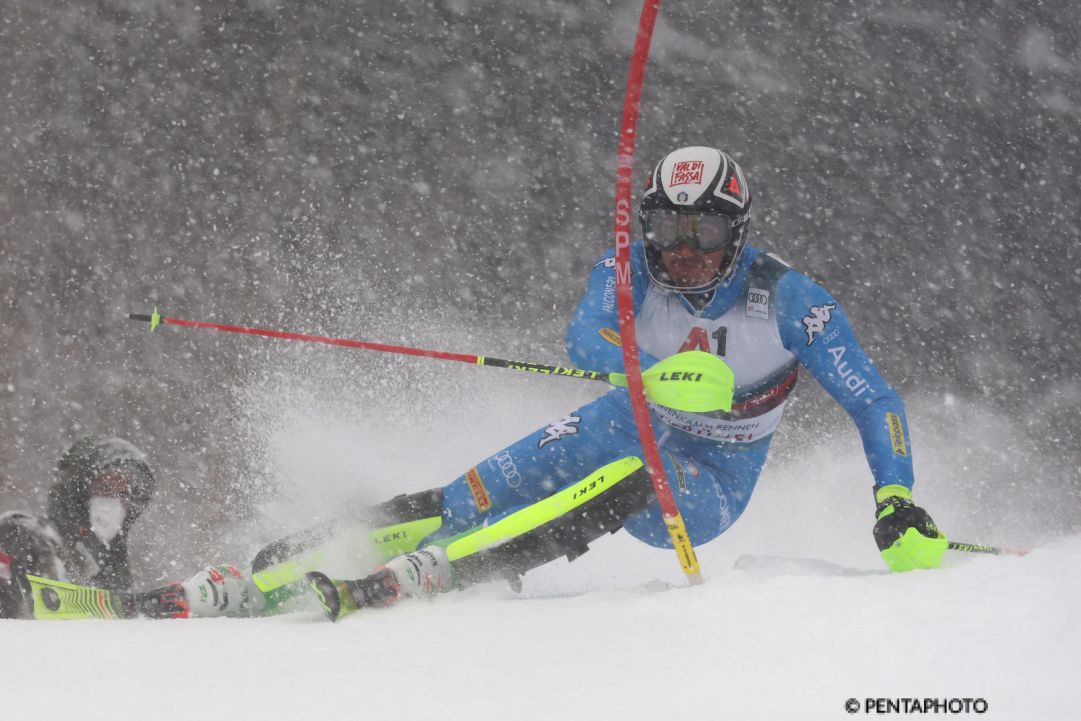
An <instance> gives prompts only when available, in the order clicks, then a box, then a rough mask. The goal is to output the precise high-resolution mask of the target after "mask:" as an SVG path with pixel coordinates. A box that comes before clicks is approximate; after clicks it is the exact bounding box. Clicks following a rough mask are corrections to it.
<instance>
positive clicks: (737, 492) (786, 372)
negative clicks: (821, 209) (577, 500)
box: [440, 242, 913, 547]
mask: <svg viewBox="0 0 1081 721" xmlns="http://www.w3.org/2000/svg"><path fill="white" fill-rule="evenodd" d="M631 263H632V273H633V289H634V296H633V297H634V312H635V319H636V321H635V322H636V326H635V328H636V331H637V336H638V341H639V346H640V348H639V349H640V356H641V361H642V366H643V368H648V367H649V366H650V365H652V364H654V363H656V362H657V360H658V359H660V358H665V357H667V356H670V355H672V354H674V353H678V352H681V351H687V350H703V351H707V352H710V353H716V354H718V355H719V356H721V358H723V359H724V361H725V362H726V363H727V364H728V365H729V366H730V367H731V368H732V370H733V372H734V375H735V398H734V403H733V407H732V410H731V412H716V413H705V414H698V413H686V412H682V411H678V410H673V409H671V408H665V407H661V406H657V405H654V404H651V411H652V414H653V419H654V429H655V431H656V435H657V438H658V443H659V448H660V451H661V456H662V458H663V461H664V465H665V470H666V472H667V474H668V478H669V481H670V482H671V485H672V488H673V492H674V495H675V499H676V503H677V505H678V507H679V509H680V513H681V514H682V516H683V519H684V522H685V524H686V527H687V531H688V533H689V534H690V538H691V541H692V542H693V543H694V544H696V545H700V544H703V543H705V542H707V541H710V540H712V539H714V538H716V537H717V536H718V535H720V534H721V533H723V532H724V531H725V530H726V529H727V528H728V527H729V526H731V525H732V524H733V523H734V522H735V521H736V519H737V518H739V516H740V514H742V513H743V511H744V509H745V508H746V507H747V503H748V501H749V500H750V497H751V493H752V492H753V491H754V487H755V483H756V481H757V479H758V475H759V473H760V471H761V469H762V464H763V463H764V462H765V460H766V454H767V451H768V450H769V444H770V440H771V439H772V437H773V432H774V431H775V430H776V428H777V425H778V423H779V422H780V419H781V414H782V413H783V412H784V407H785V402H786V400H787V398H788V396H789V394H790V393H791V392H792V389H793V387H794V386H795V383H796V377H797V373H798V369H799V366H801V365H802V366H803V368H805V369H806V370H807V371H808V372H809V373H810V374H811V375H812V376H813V377H814V378H815V379H816V380H817V381H818V382H819V383H820V384H821V385H822V386H823V387H824V388H825V389H826V391H827V392H828V393H829V394H830V395H831V396H832V397H833V398H834V399H835V400H836V401H837V402H838V403H840V404H841V406H842V407H843V408H844V409H845V411H847V412H848V414H849V415H850V416H851V417H852V420H853V422H855V424H856V427H857V428H858V429H859V433H860V436H861V438H862V440H863V448H864V452H865V453H866V455H867V461H868V463H869V464H870V467H871V472H872V474H873V476H874V481H875V486H877V487H883V486H888V485H900V486H904V487H905V488H908V489H911V487H912V483H913V476H912V460H911V455H910V451H911V444H910V442H909V438H908V428H907V423H906V420H905V411H904V407H903V405H902V403H901V399H900V397H899V396H898V395H897V393H896V392H895V391H894V390H893V388H891V387H890V385H889V384H888V383H887V382H886V381H885V379H883V377H882V375H881V374H880V373H879V372H878V370H877V369H876V368H875V366H874V364H873V363H872V362H871V360H870V358H868V356H867V353H866V352H865V351H864V350H863V348H862V347H861V346H860V344H859V343H858V342H857V340H856V337H855V335H854V334H853V332H852V328H851V326H850V325H849V322H848V319H847V318H846V317H845V314H844V312H843V311H842V310H841V306H840V304H839V303H838V302H837V301H836V300H835V299H834V298H833V297H832V296H831V295H830V294H829V293H828V292H827V291H826V290H825V289H824V288H823V287H822V286H820V285H818V284H817V283H815V282H814V281H812V280H811V279H810V278H808V277H807V276H805V275H803V274H801V273H799V272H797V271H795V270H793V269H792V268H790V267H789V266H788V265H786V264H785V263H784V262H782V261H780V260H779V259H777V258H775V257H773V256H772V255H769V254H767V253H764V252H762V251H760V250H759V249H757V248H754V247H747V248H746V250H745V252H744V253H743V254H742V256H741V257H740V259H739V263H738V266H737V268H736V269H735V271H734V272H733V273H732V274H731V275H730V276H729V277H728V279H727V280H726V281H725V282H723V283H722V284H721V285H719V286H718V287H717V288H716V290H715V291H713V297H712V298H711V299H710V300H709V301H708V302H707V303H705V304H704V305H703V306H701V307H697V306H696V304H693V303H691V302H690V301H689V300H688V298H687V297H685V296H684V294H682V293H680V292H676V291H669V290H664V289H662V288H659V287H657V286H656V285H655V284H653V283H651V282H650V279H649V276H648V274H647V269H646V257H645V249H644V247H643V244H642V243H641V242H637V243H633V244H632V246H631ZM618 327H619V326H618V320H617V309H616V276H615V259H614V251H609V252H607V253H605V254H604V255H603V256H602V257H601V259H600V260H599V261H598V262H597V263H596V264H595V265H594V267H593V270H592V273H591V275H590V278H589V284H588V288H587V289H586V292H585V295H584V296H583V297H582V299H581V301H580V302H579V303H578V306H577V308H576V310H575V312H574V316H573V318H572V320H571V323H570V326H569V327H568V329H567V334H566V348H567V352H568V354H569V355H570V358H571V359H572V360H573V362H574V363H575V364H576V365H577V366H578V367H580V368H589V369H592V370H599V371H605V372H611V371H622V370H623V353H622V349H621V347H620V345H619V342H620V340H619V334H618V331H617V329H618ZM640 449H641V446H640V441H639V437H638V433H637V430H636V428H635V423H634V417H633V414H632V410H631V405H630V400H629V395H628V391H627V389H625V388H616V389H614V390H612V391H610V392H608V393H607V394H605V395H604V396H602V397H600V398H598V399H597V400H595V401H593V402H591V403H588V404H586V405H584V406H582V407H581V408H578V409H577V410H574V411H572V412H570V413H568V414H567V415H566V416H564V417H562V418H559V419H556V420H554V421H553V422H552V423H550V424H548V425H546V426H545V427H543V428H540V429H538V430H537V431H536V432H535V433H531V434H529V435H528V436H526V437H524V438H522V439H521V440H519V441H518V442H517V443H514V444H513V445H511V446H510V447H508V448H505V449H503V450H501V451H499V452H498V453H496V454H494V455H492V456H490V457H488V458H486V459H484V460H483V461H481V462H480V463H478V464H477V465H476V466H475V467H474V468H472V469H470V470H469V471H468V472H467V473H465V474H463V475H462V476H460V477H458V478H457V479H455V480H454V481H453V482H451V483H450V484H449V485H448V486H446V487H445V488H444V489H443V523H444V525H443V528H442V529H441V531H440V535H444V534H446V533H455V532H460V531H464V530H466V529H468V528H471V527H474V526H477V525H479V524H481V523H484V522H485V521H486V520H487V521H492V520H495V518H497V517H501V516H504V515H506V514H507V513H509V512H511V511H513V510H515V509H518V508H521V507H523V506H525V505H528V504H530V503H533V502H536V501H537V500H539V499H541V498H544V497H546V496H548V495H550V494H552V493H554V492H556V491H558V490H559V489H560V488H563V487H565V486H567V485H569V484H572V483H575V482H576V481H578V480H580V479H582V478H583V477H585V476H586V475H588V474H589V473H590V472H592V471H593V470H595V469H597V468H599V467H600V466H603V465H605V464H607V463H609V462H612V461H614V460H616V459H618V458H622V457H626V456H633V455H640V452H641V451H640ZM625 528H626V529H627V531H628V532H629V533H631V534H632V535H633V536H634V537H635V538H638V539H639V540H642V541H644V542H645V543H648V544H650V545H652V546H657V547H671V541H670V540H669V535H668V531H667V528H666V527H665V525H664V521H663V518H662V516H661V511H660V508H659V506H658V504H657V503H656V501H654V502H653V503H652V504H651V505H650V506H649V507H648V508H647V510H646V511H644V512H642V513H639V514H638V515H636V516H634V517H632V518H630V519H628V520H627V521H626V523H625Z"/></svg>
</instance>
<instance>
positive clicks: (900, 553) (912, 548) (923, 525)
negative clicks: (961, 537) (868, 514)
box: [874, 486, 948, 571]
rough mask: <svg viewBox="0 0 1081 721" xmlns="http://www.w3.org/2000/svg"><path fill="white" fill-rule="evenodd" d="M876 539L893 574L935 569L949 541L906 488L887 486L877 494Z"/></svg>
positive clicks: (940, 561)
mask: <svg viewBox="0 0 1081 721" xmlns="http://www.w3.org/2000/svg"><path fill="white" fill-rule="evenodd" d="M875 498H876V500H877V501H878V506H877V507H876V508H875V518H877V519H878V520H877V521H876V522H875V529H874V536H875V543H876V544H878V550H879V551H880V552H881V554H882V559H883V560H884V561H885V562H886V565H888V566H889V567H890V570H891V571H911V570H913V569H915V568H935V567H936V566H938V565H939V564H940V563H942V556H943V555H944V554H945V553H946V547H947V545H948V542H947V540H946V536H945V535H944V534H943V533H942V531H940V530H938V526H936V525H935V522H934V521H932V520H931V516H930V515H928V513H927V511H925V510H923V509H922V508H920V507H919V506H917V505H916V504H914V503H913V502H912V494H911V492H910V491H909V490H908V489H907V488H905V487H904V486H886V487H884V488H880V489H878V492H877V493H876V494H875Z"/></svg>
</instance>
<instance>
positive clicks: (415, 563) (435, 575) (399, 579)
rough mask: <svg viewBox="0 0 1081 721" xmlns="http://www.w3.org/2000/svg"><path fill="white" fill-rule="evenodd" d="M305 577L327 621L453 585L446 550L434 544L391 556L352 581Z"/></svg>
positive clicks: (426, 595) (313, 574) (314, 574)
mask: <svg viewBox="0 0 1081 721" xmlns="http://www.w3.org/2000/svg"><path fill="white" fill-rule="evenodd" d="M307 579H308V585H309V586H311V588H312V591H314V592H315V595H316V597H317V598H318V599H319V603H320V604H322V606H323V610H324V611H325V612H326V615H327V618H329V619H330V620H331V621H337V620H338V619H339V618H341V617H342V616H345V615H348V614H350V613H352V612H353V611H356V610H357V609H360V608H372V607H380V606H382V607H386V606H393V605H394V604H396V603H397V602H398V601H400V600H401V599H402V598H403V597H409V598H431V597H432V596H434V595H436V594H437V593H440V592H442V591H449V590H451V589H452V588H454V586H455V578H454V570H453V569H452V568H451V565H450V562H449V561H448V560H447V552H446V551H445V550H444V549H442V548H440V547H438V546H428V547H427V548H424V549H421V550H419V551H414V552H413V553H407V554H405V555H404V556H398V557H397V558H393V559H391V560H390V561H388V562H387V565H385V566H381V567H380V568H378V569H376V571H375V573H373V574H372V575H370V576H367V577H365V578H358V579H356V580H354V581H334V580H332V579H331V578H330V577H329V576H327V575H326V574H324V573H319V572H318V571H313V572H311V573H309V574H307Z"/></svg>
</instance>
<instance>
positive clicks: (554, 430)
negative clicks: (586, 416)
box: [537, 416, 582, 448]
mask: <svg viewBox="0 0 1081 721" xmlns="http://www.w3.org/2000/svg"><path fill="white" fill-rule="evenodd" d="M581 422H582V419H581V418H580V417H579V416H565V417H563V418H560V419H559V420H558V421H556V422H555V423H553V424H552V425H550V426H548V427H547V428H545V429H544V437H543V438H541V439H540V440H539V441H538V442H537V448H544V447H545V446H546V445H548V444H549V443H551V442H552V441H558V440H559V439H561V438H562V437H563V436H572V435H574V434H575V433H577V432H578V426H577V425H575V424H577V423H581Z"/></svg>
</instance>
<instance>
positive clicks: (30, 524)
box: [0, 436, 155, 618]
mask: <svg viewBox="0 0 1081 721" xmlns="http://www.w3.org/2000/svg"><path fill="white" fill-rule="evenodd" d="M57 476H58V478H57V481H56V483H55V484H54V485H53V487H52V488H51V489H50V491H49V500H48V508H47V513H46V516H45V517H44V518H38V517H36V516H33V515H30V514H28V513H22V512H19V511H8V512H6V513H3V514H0V618H4V617H20V616H25V615H29V614H30V613H31V611H32V605H31V604H30V602H29V585H28V583H27V582H26V578H25V574H32V575H35V576H41V577H43V578H49V579H53V580H61V581H71V582H73V583H78V584H84V585H91V586H97V587H100V588H106V589H114V590H121V589H127V588H129V587H130V586H131V582H132V579H131V570H130V568H129V565H128V561H129V559H128V533H129V532H130V530H131V528H132V526H133V525H134V524H135V522H136V521H137V520H138V518H139V516H140V515H141V514H142V513H143V511H145V510H146V507H147V506H148V505H149V504H150V500H151V499H152V498H153V496H154V490H155V481H154V475H153V473H151V471H150V467H149V466H148V465H147V463H146V455H145V454H144V453H143V452H142V451H141V450H139V449H138V448H136V447H135V446H134V445H132V444H131V443H130V442H128V441H126V440H124V439H122V438H95V437H92V436H88V437H85V438H81V439H79V440H78V441H76V443H75V444H74V445H73V446H72V447H71V448H70V449H68V451H67V452H66V453H65V454H64V455H63V457H62V458H61V459H60V461H59V463H58V464H57Z"/></svg>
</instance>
